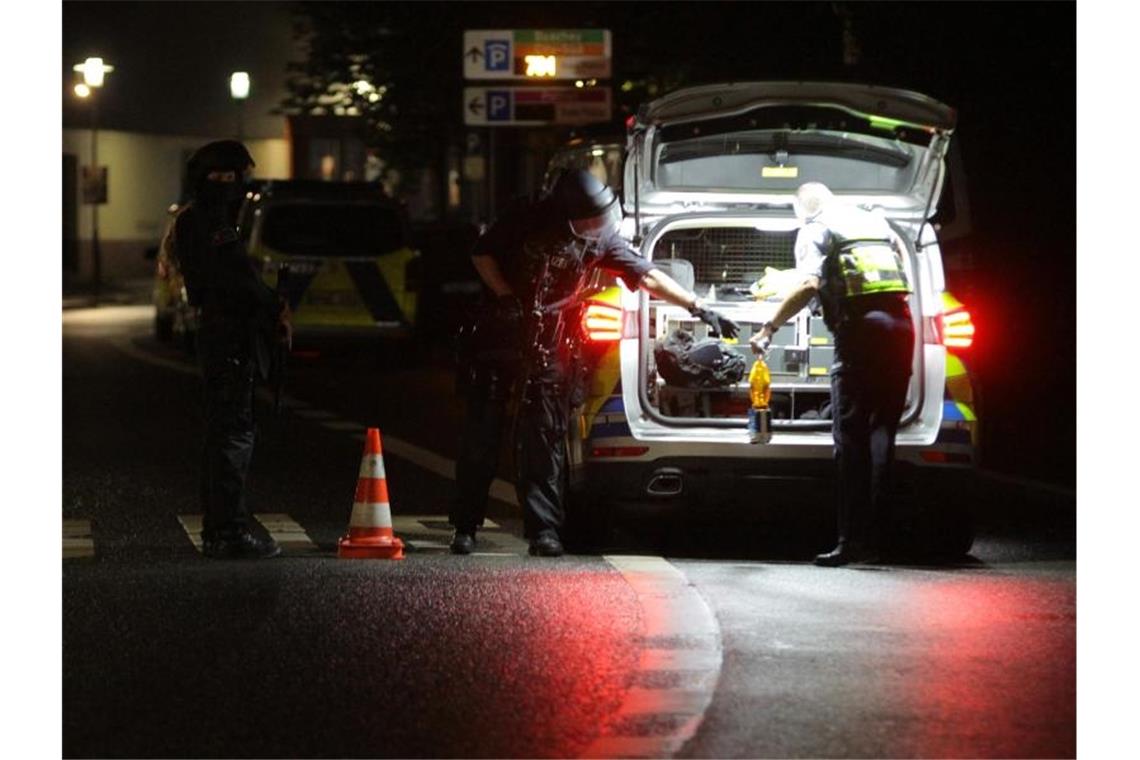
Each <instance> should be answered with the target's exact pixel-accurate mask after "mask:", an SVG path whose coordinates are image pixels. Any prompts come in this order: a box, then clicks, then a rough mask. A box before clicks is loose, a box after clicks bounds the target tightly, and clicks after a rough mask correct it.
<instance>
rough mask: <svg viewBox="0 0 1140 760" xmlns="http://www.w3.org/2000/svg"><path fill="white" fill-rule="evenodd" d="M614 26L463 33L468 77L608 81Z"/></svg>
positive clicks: (469, 31)
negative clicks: (609, 27) (612, 27)
mask: <svg viewBox="0 0 1140 760" xmlns="http://www.w3.org/2000/svg"><path fill="white" fill-rule="evenodd" d="M612 57H613V49H612V42H611V40H610V30H609V29H499V30H486V29H476V30H468V31H465V32H464V33H463V76H464V77H465V78H467V79H531V80H534V79H607V78H609V76H610V63H611V59H612Z"/></svg>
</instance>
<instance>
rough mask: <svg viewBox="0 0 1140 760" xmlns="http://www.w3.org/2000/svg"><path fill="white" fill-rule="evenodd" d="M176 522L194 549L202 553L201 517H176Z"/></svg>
mask: <svg viewBox="0 0 1140 760" xmlns="http://www.w3.org/2000/svg"><path fill="white" fill-rule="evenodd" d="M178 522H179V523H180V524H181V525H182V530H184V531H186V536H187V537H188V538H189V539H190V543H192V544H194V548H195V549H197V550H198V551H202V515H178Z"/></svg>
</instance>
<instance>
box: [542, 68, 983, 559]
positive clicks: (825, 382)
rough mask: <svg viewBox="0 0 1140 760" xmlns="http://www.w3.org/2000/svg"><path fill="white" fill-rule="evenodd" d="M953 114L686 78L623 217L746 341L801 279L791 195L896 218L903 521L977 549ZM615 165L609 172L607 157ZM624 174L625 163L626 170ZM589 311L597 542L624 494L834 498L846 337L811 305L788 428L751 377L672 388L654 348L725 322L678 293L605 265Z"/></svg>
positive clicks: (830, 92) (815, 91)
mask: <svg viewBox="0 0 1140 760" xmlns="http://www.w3.org/2000/svg"><path fill="white" fill-rule="evenodd" d="M955 120H956V114H955V111H954V110H953V109H952V108H950V107H948V106H946V105H943V104H942V103H939V102H937V101H935V100H933V99H931V98H929V97H926V96H924V95H921V94H918V93H915V92H910V91H905V90H898V89H889V88H882V87H871V86H865V85H855V84H835V83H791V82H768V83H736V84H725V85H709V86H702V87H694V88H688V89H683V90H679V91H677V92H674V93H672V94H670V95H667V96H665V97H663V98H660V99H658V100H655V101H653V102H651V103H648V104H646V105H644V106H642V108H641V109H640V110H639V112H638V114H637V116H636V117H634V118H631V119H630V121H629V123H628V124H627V126H628V135H627V140H626V144H625V146H624V164H623V168H622V180H623V181H622V183H621V184H622V185H623V192H622V198H623V208H624V211H625V215H626V218H625V221H624V223H623V233H624V234H625V235H626V236H627V237H628V238H629V239H630V240H632V241H633V242H634V243H635V244H636V245H637V246H638V247H639V249H640V251H641V253H642V255H644V256H645V257H646V258H648V259H651V260H652V261H653V262H654V263H655V264H656V265H657V266H658V267H660V268H661V269H662V270H664V271H666V272H667V273H669V274H671V275H672V276H673V277H674V278H675V279H677V280H678V281H679V282H681V283H682V284H683V285H685V286H686V287H689V288H691V289H693V290H695V291H696V292H697V293H698V295H700V296H701V297H702V298H704V299H705V300H706V301H707V302H708V305H709V306H710V307H711V308H714V309H716V310H717V311H718V312H720V313H722V314H724V315H725V316H727V317H729V318H730V319H733V320H735V321H736V322H737V323H739V324H740V325H741V328H742V330H741V334H740V335H739V337H738V338H737V341H736V342H735V344H734V345H733V346H732V348H733V350H735V351H737V352H739V353H740V354H741V356H742V357H743V358H744V359H745V361H746V372H745V377H747V368H750V366H751V364H752V362H753V361H754V357H753V356H752V354H751V351H750V350H749V348H748V338H749V337H750V335H751V334H752V333H753V332H754V331H755V330H758V329H759V327H760V325H762V324H763V323H764V322H766V321H768V320H769V319H771V317H772V316H773V315H774V313H775V311H776V308H777V306H778V305H779V303H780V301H781V300H782V298H783V296H784V295H785V294H786V292H787V291H788V290H789V289H790V288H792V287H794V286H795V285H797V284H798V283H799V280H796V279H795V274H794V273H790V272H789V270H792V269H793V268H794V266H795V257H794V252H793V246H794V242H795V237H796V232H797V230H798V227H799V223H798V221H797V219H796V218H795V216H794V215H793V213H792V207H791V200H792V197H793V194H794V192H795V190H796V188H797V187H799V185H801V184H802V183H804V182H808V181H817V182H823V183H825V184H827V185H828V186H829V187H830V188H831V190H832V191H833V192H834V193H835V195H836V196H837V197H838V198H839V199H840V200H841V201H843V202H846V203H851V204H857V205H859V206H862V207H864V208H867V209H870V210H873V211H875V212H877V213H881V214H883V215H884V216H885V217H886V219H887V220H888V221H889V223H890V224H891V225H892V227H894V229H895V230H896V231H897V232H898V233H899V234H900V236H901V237H902V238H903V239H904V240H906V241H907V243H908V246H909V251H908V256H907V260H906V262H905V265H906V270H907V275H908V280H909V282H910V283H911V286H912V289H913V291H914V292H913V295H912V296H911V297H910V306H911V311H912V314H913V316H914V321H915V335H916V344H915V352H914V358H913V371H912V377H911V383H910V388H909V390H908V395H907V403H906V409H905V411H904V413H903V418H902V422H901V425H900V427H899V432H898V437H897V448H896V461H897V462H898V466H897V476H896V478H895V488H894V490H895V492H896V493H895V501H896V502H897V503H898V504H900V505H902V507H901V508H896V510H895V511H896V517H898V518H899V521H898V533H899V536H900V537H901V538H902V539H903V540H904V541H905V542H906V543H907V544H908V545H910V546H911V547H913V548H915V549H920V550H923V551H934V552H937V553H939V554H942V555H963V554H965V553H966V552H968V551H969V548H970V546H971V544H972V541H973V528H972V521H971V516H970V497H969V493H970V488H971V487H972V485H973V483H974V480H973V471H974V468H975V466H976V463H977V444H978V420H977V413H976V406H975V393H974V388H973V384H972V382H971V379H970V375H969V372H968V370H967V368H966V365H965V363H964V360H963V355H964V353H965V352H966V351H967V350H968V349H969V346H970V344H971V343H972V341H973V333H974V328H973V325H972V323H971V320H970V316H969V313H968V312H967V311H966V309H965V308H964V306H963V305H962V304H961V303H960V302H958V301H957V300H956V299H955V298H954V297H953V296H952V295H951V294H950V293H949V292H947V290H946V284H945V276H944V272H943V262H942V255H941V251H940V248H939V239H938V233H937V231H936V229H935V227H934V226H933V225H932V223H931V219H932V217H933V215H934V213H935V212H936V210H937V209H938V206H939V200H940V195H941V193H942V190H943V187H944V184H945V181H946V173H947V168H946V156H947V151H948V148H949V144H950V137H951V134H952V132H953V130H954V127H955ZM613 147H614V146H613V145H612V144H609V143H606V142H604V141H599V142H595V143H593V144H579V145H572V146H568V148H567V149H566V150H564V151H563V152H561V153H560V154H559V155H558V156H556V157H555V159H554V160H552V162H551V169H552V170H557V169H558V168H562V167H565V166H573V167H575V168H579V167H581V168H588V169H589V168H593V169H598V170H599V171H601V170H602V169H604V168H605V165H604V164H599V163H598V159H601V158H602V157H603V156H605V155H606V153H607V152H608V151H610V150H611V149H612V148H613ZM607 174H608V172H607ZM609 179H610V181H611V183H612V177H610V178H609ZM587 301H588V304H587V308H586V310H585V315H584V324H583V330H584V331H585V335H586V338H585V345H586V349H585V364H586V367H587V379H586V393H585V400H584V402H583V403H582V405H581V406H580V407H578V408H577V409H576V410H575V419H576V423H577V424H575V425H571V435H570V446H569V450H570V460H571V461H570V468H569V469H570V475H569V483H568V486H569V498H568V505H567V520H568V532H569V533H571V534H574V535H576V536H577V537H579V538H581V537H586V538H592V537H595V536H596V534H597V533H598V532H599V531H601V530H603V529H604V528H605V526H606V525H607V523H608V518H609V517H610V515H611V514H612V512H613V510H614V509H616V508H619V507H621V506H623V505H627V506H633V505H636V506H637V507H639V508H641V509H644V508H646V507H649V508H659V509H660V510H661V511H663V512H665V511H674V510H680V511H681V512H682V513H683V512H684V510H693V509H700V508H702V506H705V507H707V506H712V505H714V504H716V503H718V502H723V501H744V502H746V503H749V504H752V505H755V508H756V509H765V508H766V506H768V507H771V506H772V505H774V504H777V503H803V501H804V500H805V499H811V500H815V499H818V500H819V503H820V504H821V505H822V510H821V513H822V514H827V515H831V514H832V511H831V510H832V490H831V487H830V481H831V477H832V472H833V448H832V437H831V421H830V415H831V409H830V378H829V370H830V367H831V363H832V361H833V359H834V352H835V348H834V338H833V336H832V335H831V333H830V332H829V331H828V330H827V328H826V327H825V326H824V324H823V320H822V318H821V317H820V316H819V315H817V314H815V313H813V312H812V311H811V309H810V308H809V309H804V310H803V311H802V312H801V313H800V314H798V315H797V316H796V317H795V318H794V319H793V320H791V321H790V322H788V323H787V324H786V325H784V326H783V327H782V328H781V329H780V330H779V331H778V332H777V334H776V336H775V337H774V339H773V343H772V348H771V350H770V352H769V353H768V356H767V361H768V364H769V367H770V370H771V374H772V400H771V409H772V430H773V435H772V438H771V441H770V442H769V443H767V444H760V445H755V444H751V443H749V436H748V432H747V429H746V419H747V409H748V404H749V396H748V387H747V382H746V380H741V381H740V382H739V383H736V384H735V385H730V386H729V387H720V388H707V389H691V388H682V387H675V386H672V385H670V384H669V383H668V382H666V381H665V379H664V378H663V377H662V376H661V375H660V373H659V372H658V371H657V366H656V363H655V358H654V347H655V345H656V344H657V343H658V342H659V341H661V340H663V339H664V338H665V337H666V336H668V335H669V334H671V333H672V332H674V331H676V330H682V331H687V332H690V333H692V334H693V337H695V338H697V339H700V338H704V337H707V329H708V328H707V327H706V326H705V325H704V324H703V323H701V322H699V321H697V320H695V319H694V318H693V317H691V316H690V315H689V314H688V312H686V311H685V310H684V309H681V308H679V307H676V306H673V305H670V304H668V303H665V302H663V301H658V300H656V299H654V298H652V297H650V296H649V295H648V294H646V293H642V292H637V293H633V292H630V291H627V290H625V289H624V288H622V287H621V286H620V284H619V283H618V282H617V281H616V280H614V279H613V278H612V277H610V276H608V275H606V274H604V273H599V275H598V276H597V277H596V278H595V280H594V282H592V283H591V287H590V289H589V291H588V295H587Z"/></svg>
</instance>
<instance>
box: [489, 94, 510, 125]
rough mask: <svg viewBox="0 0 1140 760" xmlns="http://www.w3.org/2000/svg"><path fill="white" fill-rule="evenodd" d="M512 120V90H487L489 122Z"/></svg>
mask: <svg viewBox="0 0 1140 760" xmlns="http://www.w3.org/2000/svg"><path fill="white" fill-rule="evenodd" d="M510 120H511V92H510V90H487V121H510Z"/></svg>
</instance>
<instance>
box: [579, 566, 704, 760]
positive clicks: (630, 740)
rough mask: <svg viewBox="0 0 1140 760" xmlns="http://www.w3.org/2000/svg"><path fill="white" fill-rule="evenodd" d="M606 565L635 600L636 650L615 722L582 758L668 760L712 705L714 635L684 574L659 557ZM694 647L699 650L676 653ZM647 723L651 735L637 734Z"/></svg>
mask: <svg viewBox="0 0 1140 760" xmlns="http://www.w3.org/2000/svg"><path fill="white" fill-rule="evenodd" d="M605 559H606V561H607V562H609V563H610V564H611V565H613V566H614V568H615V569H617V570H618V572H620V573H621V574H622V577H623V578H624V579H625V581H626V582H627V583H628V584H629V585H630V586H631V587H632V588H633V591H634V593H636V594H637V601H638V605H639V606H640V607H641V613H642V614H641V616H642V624H641V627H642V630H641V637H642V638H641V641H642V646H643V648H642V650H641V654H640V657H639V659H638V667H637V670H636V671H635V679H634V680H633V681H632V685H631V686H630V688H629V690H628V691H627V692H626V694H625V696H624V698H623V699H622V703H621V706H620V707H619V709H618V712H617V714H616V720H615V721H611V722H610V723H609V724H608V725H606V726H603V728H602V730H601V732H600V733H599V735H598V737H597V738H596V739H595V740H594V741H593V742H592V743H591V744H590V745H589V746H588V747H586V749H585V750H584V751H583V753H582V755H581V756H582V757H672V756H673V755H675V754H676V753H678V752H680V751H681V749H682V748H683V747H684V745H685V742H687V741H688V740H689V739H691V738H692V737H693V736H694V735H695V734H696V732H697V728H698V727H699V726H700V724H701V721H702V720H703V718H704V714H705V710H707V709H708V706H709V703H710V702H711V701H712V695H713V691H714V690H715V688H716V682H717V680H718V678H719V674H720V668H721V660H722V655H721V638H720V628H719V626H718V625H717V622H716V617H715V616H714V615H713V613H712V610H711V609H709V607H708V604H707V603H706V602H705V601H704V599H703V598H702V597H701V595H700V594H699V593H697V591H696V590H695V589H694V588H693V587H692V585H691V584H690V583H689V580H688V579H687V578H686V577H685V574H684V573H682V572H681V571H680V570H679V569H677V568H676V567H674V566H673V565H672V564H671V563H669V562H668V561H667V560H665V559H664V558H663V557H641V556H621V555H616V556H609V555H607V556H606V557H605ZM674 643H675V644H676V645H677V647H672V646H670V644H674ZM646 645H648V646H646ZM693 645H697V646H699V647H700V648H696V649H693V648H680V647H682V646H688V647H691V646H693ZM680 676H683V677H680ZM647 724H652V725H653V734H654V735H653V736H645V735H644V732H645V726H646V725H647Z"/></svg>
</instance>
